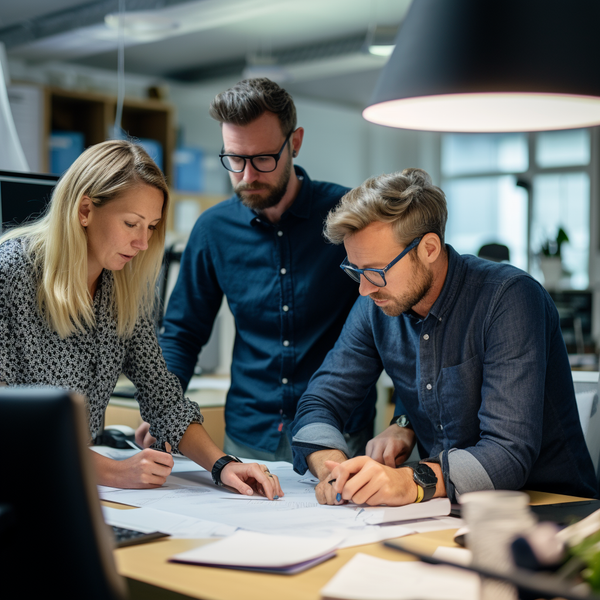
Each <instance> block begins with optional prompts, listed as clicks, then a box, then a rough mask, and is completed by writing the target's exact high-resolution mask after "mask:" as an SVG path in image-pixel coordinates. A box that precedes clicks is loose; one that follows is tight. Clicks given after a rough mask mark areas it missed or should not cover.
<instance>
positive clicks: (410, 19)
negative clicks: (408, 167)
mask: <svg viewBox="0 0 600 600" xmlns="http://www.w3.org/2000/svg"><path fill="white" fill-rule="evenodd" d="M598 22H600V2H590V1H589V0H572V1H571V2H570V3H569V10H565V9H564V3H563V2H561V1H559V0H527V1H526V2H523V0H504V2H482V1H481V0H454V1H453V2H440V1H439V0H418V1H415V2H413V3H412V4H411V6H410V8H409V11H408V14H407V16H406V19H405V21H404V22H403V24H402V28H401V31H400V32H399V33H398V35H397V37H396V48H395V50H394V52H393V54H392V56H391V57H390V59H389V61H388V62H387V65H386V66H385V68H384V69H383V71H382V73H381V75H380V77H379V80H378V83H377V86H376V88H375V92H374V95H373V99H372V102H371V105H370V106H369V107H367V108H366V109H365V111H364V112H363V116H364V117H365V119H367V120H369V121H372V122H374V123H379V124H381V125H388V126H391V127H401V128H406V129H420V130H429V131H457V132H471V131H482V132H494V131H534V130H551V129H569V128H575V127H586V126H591V125H597V124H600V79H599V78H598V77H597V76H596V71H597V68H598V67H597V66H598V64H600V36H598V34H597V23H598Z"/></svg>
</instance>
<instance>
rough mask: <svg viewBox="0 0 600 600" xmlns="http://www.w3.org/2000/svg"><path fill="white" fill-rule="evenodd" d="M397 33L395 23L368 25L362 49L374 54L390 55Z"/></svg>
mask: <svg viewBox="0 0 600 600" xmlns="http://www.w3.org/2000/svg"><path fill="white" fill-rule="evenodd" d="M397 33H398V27H397V26H396V25H376V26H374V27H369V31H367V37H366V40H365V43H364V46H363V50H364V51H366V52H369V53H370V54H374V55H375V56H390V54H391V53H392V52H393V51H394V47H395V45H394V40H395V38H396V34H397Z"/></svg>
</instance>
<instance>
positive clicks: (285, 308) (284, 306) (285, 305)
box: [281, 304, 290, 312]
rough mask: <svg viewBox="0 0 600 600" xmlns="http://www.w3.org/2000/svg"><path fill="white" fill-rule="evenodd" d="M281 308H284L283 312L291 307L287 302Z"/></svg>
mask: <svg viewBox="0 0 600 600" xmlns="http://www.w3.org/2000/svg"><path fill="white" fill-rule="evenodd" d="M281 308H282V309H283V312H287V311H288V310H290V307H289V306H288V305H287V304H284V305H283V306H282V307H281Z"/></svg>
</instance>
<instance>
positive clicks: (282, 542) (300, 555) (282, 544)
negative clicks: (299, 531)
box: [170, 531, 342, 569]
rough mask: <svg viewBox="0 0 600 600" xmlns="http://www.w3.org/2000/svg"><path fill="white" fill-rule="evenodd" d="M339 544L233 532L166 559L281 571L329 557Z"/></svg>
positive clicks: (337, 538)
mask: <svg viewBox="0 0 600 600" xmlns="http://www.w3.org/2000/svg"><path fill="white" fill-rule="evenodd" d="M341 542H342V538H340V537H333V538H325V539H321V540H314V539H309V538H299V537H293V536H288V535H267V534H264V533H254V532H251V531H237V532H236V533H234V534H233V535H231V536H229V537H228V538H225V539H223V540H220V541H218V542H215V543H214V544H210V545H205V546H200V547H199V548H194V549H193V550H188V551H187V552H182V553H180V554H176V555H175V556H172V557H171V558H170V560H173V561H176V562H189V563H197V564H203V565H218V566H227V567H250V568H261V569H265V568H271V567H274V568H284V567H289V566H292V565H296V564H298V563H304V562H306V561H310V560H313V559H317V558H320V557H322V556H325V555H329V554H330V553H331V552H332V551H334V550H335V549H336V548H337V547H338V545H339V544H340V543H341Z"/></svg>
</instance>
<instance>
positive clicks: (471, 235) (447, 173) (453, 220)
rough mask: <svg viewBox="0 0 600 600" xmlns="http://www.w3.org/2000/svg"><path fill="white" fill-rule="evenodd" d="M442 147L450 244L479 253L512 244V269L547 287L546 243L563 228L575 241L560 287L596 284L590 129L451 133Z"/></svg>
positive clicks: (567, 247) (565, 252)
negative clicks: (591, 259) (592, 275)
mask: <svg viewBox="0 0 600 600" xmlns="http://www.w3.org/2000/svg"><path fill="white" fill-rule="evenodd" d="M441 150H442V152H441V167H442V189H444V191H445V192H446V195H447V199H448V212H449V215H448V227H447V235H446V240H447V242H448V243H449V244H451V245H452V246H453V247H454V248H455V249H456V250H457V251H458V252H460V253H461V254H475V255H476V254H477V253H478V251H479V249H480V248H481V246H483V245H484V244H489V243H499V244H504V245H506V246H508V248H509V251H510V262H511V263H512V264H514V265H515V266H517V267H519V268H521V269H524V270H527V271H529V272H530V273H531V274H532V275H533V276H534V277H536V278H538V279H539V280H540V281H542V282H543V281H544V277H543V274H542V270H541V268H540V261H539V254H540V251H541V248H542V245H543V244H544V243H545V242H546V241H548V240H554V239H556V236H557V233H558V230H559V228H561V227H562V228H563V229H564V230H565V231H566V233H567V235H568V236H569V242H568V243H566V244H564V245H563V247H562V266H563V276H562V279H561V281H560V287H564V288H573V289H585V288H587V287H588V284H589V273H588V256H589V244H590V217H589V216H590V177H591V166H590V164H591V136H590V131H589V130H588V129H576V130H568V131H551V132H542V133H536V134H526V133H512V134H444V135H443V136H442V147H441Z"/></svg>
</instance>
